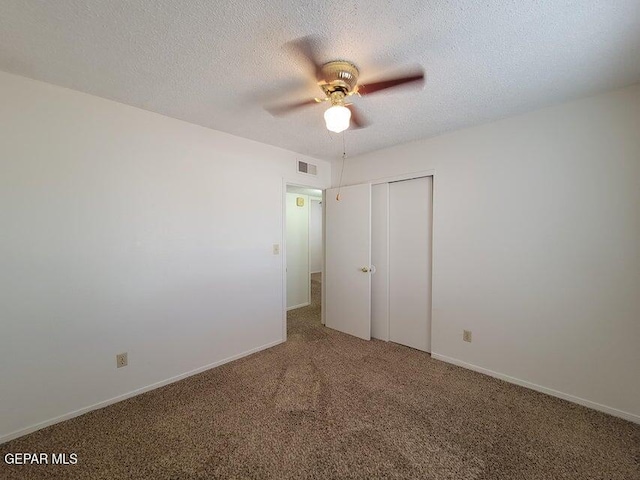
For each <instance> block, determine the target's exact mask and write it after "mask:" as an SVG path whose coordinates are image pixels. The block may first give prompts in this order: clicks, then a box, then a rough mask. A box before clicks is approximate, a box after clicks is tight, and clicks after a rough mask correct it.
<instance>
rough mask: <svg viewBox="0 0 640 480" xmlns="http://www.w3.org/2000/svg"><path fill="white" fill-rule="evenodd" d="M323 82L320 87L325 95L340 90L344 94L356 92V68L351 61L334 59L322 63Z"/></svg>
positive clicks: (357, 73) (357, 72)
mask: <svg viewBox="0 0 640 480" xmlns="http://www.w3.org/2000/svg"><path fill="white" fill-rule="evenodd" d="M322 74H323V78H324V82H322V83H321V84H320V87H321V88H322V90H323V91H324V93H325V94H326V95H327V96H331V94H332V93H334V92H337V91H342V92H343V93H344V94H345V95H351V94H353V93H356V91H357V90H356V85H357V84H358V75H359V74H360V72H359V71H358V68H357V67H356V66H355V65H354V64H353V63H351V62H347V61H344V60H336V61H333V62H329V63H325V64H324V65H322Z"/></svg>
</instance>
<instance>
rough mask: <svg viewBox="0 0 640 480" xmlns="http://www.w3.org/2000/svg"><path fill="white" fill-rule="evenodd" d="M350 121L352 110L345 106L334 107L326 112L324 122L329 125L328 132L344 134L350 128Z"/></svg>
mask: <svg viewBox="0 0 640 480" xmlns="http://www.w3.org/2000/svg"><path fill="white" fill-rule="evenodd" d="M350 120H351V110H349V109H348V108H347V107H345V106H344V105H333V106H331V107H329V108H328V109H327V111H326V112H324V121H325V122H326V124H327V130H329V131H330V132H335V133H340V132H343V131H344V130H346V129H347V128H349V121H350Z"/></svg>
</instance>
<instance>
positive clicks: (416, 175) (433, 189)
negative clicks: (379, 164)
mask: <svg viewBox="0 0 640 480" xmlns="http://www.w3.org/2000/svg"><path fill="white" fill-rule="evenodd" d="M424 177H431V178H432V185H431V252H430V253H431V265H430V271H431V272H430V273H431V279H430V284H431V332H430V333H431V340H432V342H433V251H434V245H435V242H434V238H435V235H434V232H435V211H436V171H435V169H430V170H422V171H418V172H410V173H403V174H400V175H394V176H391V177H381V178H376V179H374V180H369V181H368V182H361V183H369V184H371V186H373V185H382V184H385V183H392V182H401V181H404V180H414V179H416V178H424ZM352 185H358V184H352ZM388 202H389V197H388V196H387V207H388ZM388 259H389V216H388V215H387V260H388ZM386 284H387V312H386V317H387V340H386V341H390V340H389V338H391V337H390V329H391V318H390V312H389V301H388V299H389V295H390V291H389V269H388V268H387V278H386ZM431 350H433V347H432V348H431Z"/></svg>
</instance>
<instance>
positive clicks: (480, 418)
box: [0, 281, 640, 480]
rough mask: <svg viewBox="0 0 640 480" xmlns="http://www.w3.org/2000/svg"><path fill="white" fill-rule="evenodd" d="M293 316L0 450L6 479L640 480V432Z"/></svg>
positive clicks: (315, 314) (314, 312) (300, 313)
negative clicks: (19, 457)
mask: <svg viewBox="0 0 640 480" xmlns="http://www.w3.org/2000/svg"><path fill="white" fill-rule="evenodd" d="M319 293H320V283H319V282H317V281H314V282H313V294H314V302H313V304H312V305H311V306H310V307H306V308H301V309H298V310H295V311H292V312H291V313H290V315H289V325H288V330H289V339H288V341H287V342H286V343H285V344H282V345H279V346H277V347H274V348H271V349H269V350H266V351H263V352H260V353H257V354H255V355H252V356H250V357H246V358H243V359H241V360H238V361H236V362H233V363H230V364H227V365H225V366H222V367H220V368H216V369H213V370H210V371H207V372H205V373H202V374H200V375H197V376H194V377H191V378H188V379H186V380H183V381H181V382H178V383H175V384H172V385H169V386H167V387H164V388H161V389H158V390H155V391H152V392H149V393H146V394H144V395H140V396H138V397H135V398H132V399H129V400H127V401H124V402H120V403H118V404H115V405H112V406H110V407H107V408H104V409H102V410H98V411H95V412H91V413H88V414H86V415H83V416H81V417H78V418H75V419H73V420H69V421H67V422H64V423H61V424H58V425H55V426H52V427H49V428H46V429H44V430H41V431H39V432H36V433H33V434H31V435H28V436H25V437H23V438H20V439H17V440H15V441H13V442H10V443H7V444H4V445H1V446H0V451H1V453H2V456H3V457H4V455H5V453H7V452H75V453H77V455H78V464H77V465H75V466H67V467H60V466H51V465H48V466H44V465H43V466H7V465H6V464H4V462H3V461H2V459H0V478H1V479H3V480H5V479H39V478H51V479H53V478H55V479H76V478H81V479H96V480H98V479H134V478H135V479H211V478H225V479H227V478H229V479H242V478H252V479H261V478H270V479H346V478H353V479H374V478H385V479H451V480H464V479H469V480H471V479H474V480H489V479H509V480H521V479H550V480H551V479H553V480H557V479H602V480H604V479H607V480H615V479H618V480H634V479H640V426H639V425H635V424H632V423H629V422H626V421H623V420H620V419H617V418H614V417H611V416H608V415H605V414H602V413H599V412H596V411H592V410H589V409H586V408H583V407H580V406H578V405H574V404H571V403H568V402H565V401H563V400H559V399H556V398H553V397H549V396H546V395H543V394H540V393H537V392H533V391H531V390H527V389H525V388H521V387H518V386H514V385H510V384H508V383H505V382H502V381H499V380H495V379H493V378H490V377H487V376H484V375H480V374H478V373H474V372H471V371H468V370H464V369H462V368H458V367H455V366H452V365H448V364H446V363H442V362H438V361H436V360H432V359H431V358H430V357H429V355H427V354H424V353H421V352H418V351H415V350H412V349H410V348H406V347H402V346H399V345H394V344H391V343H385V342H380V341H371V342H365V341H362V340H359V339H356V338H353V337H349V336H347V335H343V334H341V333H338V332H335V331H332V330H330V329H327V328H324V327H323V326H322V325H320V323H319V320H318V318H319Z"/></svg>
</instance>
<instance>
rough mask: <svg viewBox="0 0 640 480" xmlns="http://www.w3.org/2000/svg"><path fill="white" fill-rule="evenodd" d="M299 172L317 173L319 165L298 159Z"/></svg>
mask: <svg viewBox="0 0 640 480" xmlns="http://www.w3.org/2000/svg"><path fill="white" fill-rule="evenodd" d="M298 173H306V174H307V175H317V174H318V167H316V166H315V165H313V164H311V163H307V162H302V161H300V160H298Z"/></svg>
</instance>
